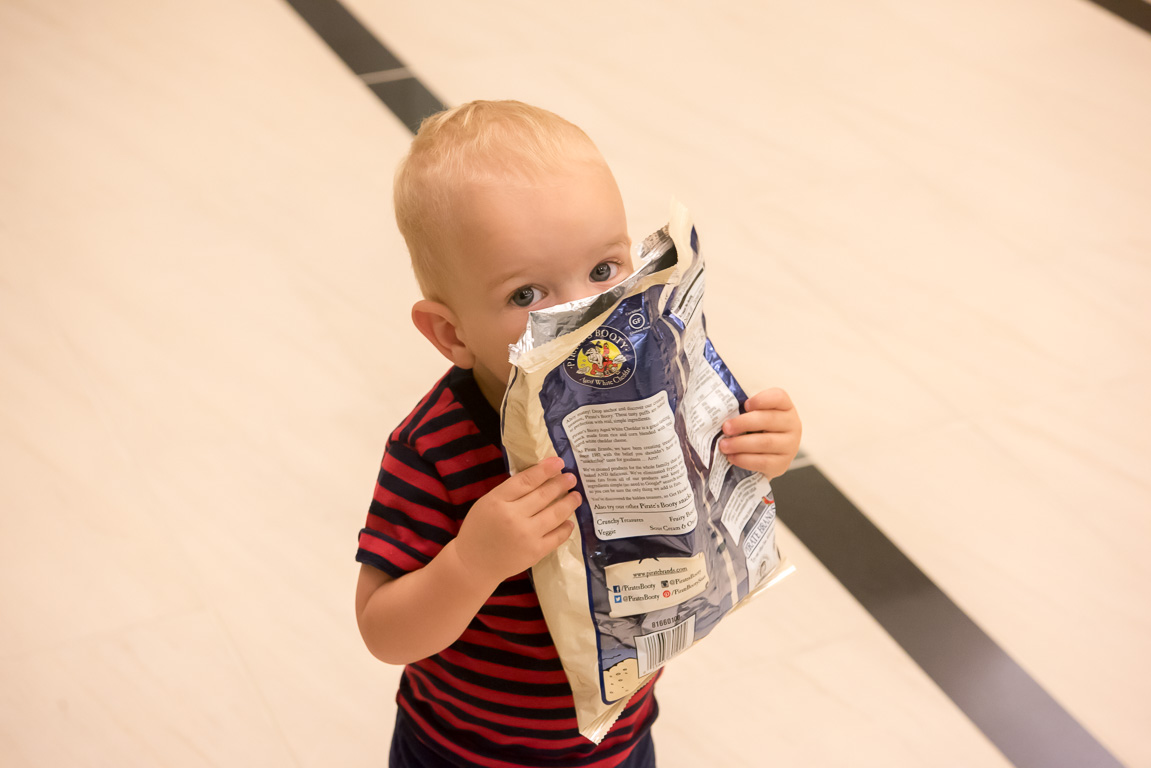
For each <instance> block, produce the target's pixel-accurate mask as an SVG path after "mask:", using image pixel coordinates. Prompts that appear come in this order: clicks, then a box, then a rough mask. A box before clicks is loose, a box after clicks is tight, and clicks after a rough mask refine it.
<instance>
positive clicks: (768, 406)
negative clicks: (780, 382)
mask: <svg viewBox="0 0 1151 768" xmlns="http://www.w3.org/2000/svg"><path fill="white" fill-rule="evenodd" d="M794 407H795V406H794V405H793V404H792V402H791V397H790V396H789V395H788V394H787V393H786V392H784V391H783V390H782V389H780V388H779V387H772V388H771V389H765V390H763V391H762V392H759V393H757V394H755V395H752V396H751V397H749V398H747V402H745V403H744V405H743V408H744V410H745V411H768V410H776V411H787V410H791V409H792V408H794Z"/></svg>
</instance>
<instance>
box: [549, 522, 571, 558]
mask: <svg viewBox="0 0 1151 768" xmlns="http://www.w3.org/2000/svg"><path fill="white" fill-rule="evenodd" d="M574 530H575V523H574V522H573V521H571V520H564V521H563V522H561V523H560V524H559V525H557V526H556V527H555V528H553V529H552V530H550V531H548V532H547V534H545V535H544V537H543V539H542V542H543V545H544V547H546V550H545V554H546V553H547V552H551V551H552V550H554V549H555V548H556V547H558V546H559V545H560V544H563V543H564V542H565V541H567V539H568V537H569V536H571V535H572V531H574Z"/></svg>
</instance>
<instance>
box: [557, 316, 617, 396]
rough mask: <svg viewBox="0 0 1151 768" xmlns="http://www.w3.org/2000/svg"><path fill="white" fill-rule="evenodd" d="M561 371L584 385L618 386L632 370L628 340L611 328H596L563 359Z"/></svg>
mask: <svg viewBox="0 0 1151 768" xmlns="http://www.w3.org/2000/svg"><path fill="white" fill-rule="evenodd" d="M564 371H566V372H567V375H568V377H569V378H571V379H572V381H575V382H578V383H579V384H583V385H584V386H585V387H594V388H597V389H611V388H612V387H618V386H619V385H620V384H623V383H624V382H625V381H627V380H628V379H630V378H631V376H632V374H633V373H635V361H634V355H633V354H632V348H631V342H629V341H628V339H627V336H625V335H624V334H622V333H620V332H619V331H617V330H615V329H614V328H597V329H595V331H593V332H592V334H591V336H589V337H588V338H587V340H585V341H584V342H583V343H582V344H580V345H579V347H577V348H576V350H575V351H574V352H572V353H571V355H570V356H569V357H568V359H567V360H566V361H565V362H564Z"/></svg>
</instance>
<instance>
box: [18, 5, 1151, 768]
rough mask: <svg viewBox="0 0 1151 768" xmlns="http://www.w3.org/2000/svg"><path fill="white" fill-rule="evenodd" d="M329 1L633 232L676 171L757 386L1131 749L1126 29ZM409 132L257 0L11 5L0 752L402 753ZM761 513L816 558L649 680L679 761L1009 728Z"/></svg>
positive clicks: (357, 756) (1022, 655)
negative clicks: (368, 608)
mask: <svg viewBox="0 0 1151 768" xmlns="http://www.w3.org/2000/svg"><path fill="white" fill-rule="evenodd" d="M349 7H351V8H352V9H353V10H354V11H355V12H356V13H357V14H358V15H359V16H360V17H361V18H362V19H363V20H364V21H365V22H366V23H367V24H368V25H369V26H370V27H371V28H372V29H373V30H374V31H375V32H376V33H377V34H378V35H379V36H380V37H381V38H382V39H383V40H384V42H385V43H386V44H388V45H389V46H390V47H391V48H392V49H393V50H394V51H395V52H396V53H397V54H398V55H399V56H400V57H401V58H402V59H404V61H405V62H406V63H407V64H408V65H409V66H410V68H411V69H413V70H414V71H415V72H416V73H417V74H418V75H419V76H420V77H421V79H423V80H424V81H425V82H426V83H427V84H428V85H429V87H431V88H432V90H433V91H434V92H435V93H436V94H437V95H439V96H440V97H441V98H443V99H444V100H445V101H447V102H451V103H455V102H459V101H464V100H468V99H472V98H498V97H514V98H520V99H524V100H527V101H532V102H535V103H539V104H540V105H542V106H545V107H549V108H551V109H554V110H556V111H557V112H560V113H561V114H564V115H565V116H567V117H569V118H570V119H572V120H574V121H575V122H577V123H579V124H580V125H582V126H583V127H584V128H585V129H586V130H587V131H588V132H589V133H590V134H591V135H592V136H593V138H595V139H596V140H597V142H598V143H599V144H600V146H601V149H602V150H603V151H604V153H605V155H606V156H607V157H608V159H609V161H610V162H611V163H612V165H613V167H614V168H615V170H616V173H617V177H618V178H619V181H620V184H621V187H622V189H623V192H624V196H625V200H626V202H627V204H628V207H629V211H630V214H631V219H632V224H633V236H637V237H639V236H643V235H644V234H646V233H647V232H649V231H650V230H652V229H654V228H656V227H658V226H659V225H661V224H662V223H663V218H664V216H665V212H666V209H667V201H668V199H669V197H671V196H672V195H676V196H678V197H680V198H681V199H683V200H684V201H685V202H686V203H687V204H688V205H689V206H690V207H691V208H692V209H693V210H694V212H695V215H696V220H697V223H698V225H699V228H700V232H701V235H702V238H703V242H704V247H705V249H706V251H707V253H708V255H709V265H710V270H711V274H710V276H709V296H710V303H709V307H708V315H709V323H710V327H711V331H712V336H713V338H714V339H715V341H716V343H717V345H718V346H719V348H720V350H721V352H722V353H723V354H724V355H725V357H726V358H727V359H728V361H729V363H730V364H731V366H732V367H733V368H734V369H735V371H736V373H737V374H738V375H739V376H740V378H741V379H742V380H743V382H744V383H745V384H746V385H747V386H748V387H749V388H758V387H761V386H766V385H769V384H778V385H782V386H785V387H787V388H788V389H789V390H790V391H791V393H792V395H793V397H794V398H795V400H796V401H797V402H798V403H799V404H800V407H801V411H802V413H803V416H804V419H805V425H806V434H805V444H806V448H807V450H808V451H809V453H810V454H811V455H812V457H813V458H814V459H815V461H816V462H817V464H818V465H819V466H820V467H821V468H822V469H823V470H824V471H825V472H827V473H828V475H829V476H830V477H831V478H832V479H833V480H834V481H835V482H836V483H837V484H838V485H839V486H840V487H841V488H842V489H843V490H844V492H845V493H847V494H848V495H849V496H850V497H851V498H852V499H853V500H854V501H855V502H856V503H857V504H858V505H859V506H860V507H861V508H862V509H863V510H864V511H865V512H866V513H867V514H868V515H869V516H870V517H871V518H872V519H873V520H874V521H875V522H876V523H877V524H878V525H879V526H880V527H881V528H882V529H883V530H884V531H885V532H886V533H887V534H888V535H889V536H890V537H891V538H892V539H893V540H894V541H895V542H896V543H897V544H898V545H899V546H900V547H901V548H903V550H904V551H905V552H906V553H907V554H908V555H909V556H910V557H911V558H912V559H913V560H914V561H915V562H916V563H917V564H918V565H919V566H920V567H922V568H923V569H924V571H925V572H926V573H927V574H928V575H929V576H930V577H931V578H933V579H934V580H935V581H936V583H938V584H939V585H940V586H941V587H942V588H943V589H944V590H945V591H946V592H947V593H948V594H949V595H950V596H951V597H953V598H954V599H955V600H956V602H957V603H959V605H960V606H961V607H962V608H963V609H964V610H966V611H967V612H968V614H969V615H970V616H971V617H972V618H973V619H974V620H975V621H976V622H978V623H979V624H980V625H981V626H982V627H983V628H984V629H985V630H986V631H987V632H988V633H989V634H990V635H991V636H992V637H993V638H994V639H995V640H996V641H998V642H999V643H1000V644H1001V645H1002V646H1003V647H1004V649H1005V650H1007V651H1008V653H1010V654H1011V655H1012V656H1013V657H1014V658H1015V659H1016V660H1017V661H1018V662H1019V663H1020V664H1021V665H1022V666H1023V667H1024V668H1025V669H1026V670H1027V671H1028V672H1029V673H1031V674H1032V675H1033V676H1034V677H1035V678H1036V679H1037V680H1038V681H1039V682H1040V683H1041V684H1042V685H1043V686H1044V687H1045V688H1046V689H1047V690H1048V691H1049V692H1050V693H1051V694H1052V695H1053V696H1055V698H1056V699H1057V700H1058V701H1059V702H1060V703H1061V704H1062V705H1063V706H1064V707H1066V708H1067V710H1068V711H1069V712H1070V713H1071V714H1072V715H1074V716H1075V717H1076V718H1078V719H1079V720H1080V722H1082V723H1083V724H1084V725H1085V726H1086V727H1087V728H1088V729H1089V730H1090V731H1091V732H1092V733H1094V734H1095V735H1096V736H1097V737H1098V738H1099V739H1100V740H1101V741H1102V743H1103V744H1104V745H1105V746H1107V747H1108V748H1109V749H1110V750H1111V751H1112V752H1113V753H1114V754H1115V755H1116V756H1117V757H1118V758H1119V759H1120V760H1122V761H1123V762H1124V763H1125V764H1126V765H1128V766H1132V767H1134V766H1151V740H1148V739H1147V738H1146V736H1145V733H1144V731H1145V725H1146V723H1147V722H1149V721H1151V704H1149V703H1148V702H1151V656H1149V654H1148V652H1147V649H1148V648H1151V586H1148V585H1151V567H1149V566H1148V565H1147V561H1146V559H1145V557H1144V556H1143V553H1144V550H1145V549H1146V548H1147V546H1148V545H1149V544H1151V470H1149V469H1148V468H1149V467H1151V439H1149V438H1148V434H1149V431H1148V428H1149V427H1151V409H1149V407H1148V404H1147V402H1148V400H1147V393H1148V392H1151V311H1149V309H1151V307H1149V300H1148V296H1149V295H1151V213H1149V212H1151V183H1149V181H1148V180H1149V179H1151V143H1148V142H1147V140H1146V137H1147V136H1148V135H1151V35H1148V34H1146V33H1145V32H1142V31H1140V30H1138V29H1136V28H1134V27H1132V26H1129V25H1127V24H1125V23H1124V22H1122V21H1120V20H1118V19H1116V18H1114V17H1112V16H1111V15H1109V14H1108V13H1106V12H1104V11H1102V10H1100V9H1099V8H1098V7H1096V6H1094V5H1092V4H1090V3H1088V2H1084V1H1082V0H1058V1H1057V2H1054V3H1053V2H1050V1H1047V2H1039V0H976V2H966V3H959V2H947V3H928V4H924V3H914V2H910V1H909V0H893V1H892V2H887V3H883V4H879V5H876V4H869V5H860V4H852V3H846V2H831V3H823V4H811V3H800V2H779V3H771V4H767V5H763V4H752V3H745V4H740V5H737V6H734V7H723V8H713V9H710V10H708V9H705V8H704V6H703V5H701V4H699V3H691V2H658V3H657V2H654V0H636V1H634V2H628V3H607V2H602V1H597V2H588V3H581V4H577V5H570V4H569V5H562V6H556V5H554V4H552V5H549V4H539V3H527V2H514V0H503V1H502V2H495V3H483V4H476V3H467V2H463V1H462V0H449V1H448V2H444V3H441V4H439V6H438V8H439V9H438V10H436V11H434V12H433V11H432V10H430V9H429V7H428V6H427V4H424V3H416V2H402V1H401V2H382V1H381V0H355V1H354V2H351V3H350V4H349ZM408 138H409V136H408V133H407V131H406V130H405V129H404V127H403V126H402V125H401V124H400V123H399V122H398V121H397V120H396V119H395V118H394V117H393V116H392V115H391V114H390V113H389V112H388V111H387V110H386V109H385V108H384V107H383V106H382V105H381V104H380V103H379V102H378V101H377V100H376V99H375V98H374V97H373V96H372V95H371V94H370V93H369V92H368V91H367V90H366V89H365V88H364V87H363V86H362V85H361V84H360V83H359V82H358V81H357V80H356V79H355V78H354V77H353V76H352V75H351V74H350V73H349V72H348V70H347V69H346V68H345V67H344V66H343V64H342V63H341V62H340V61H339V60H338V59H337V58H336V57H335V56H334V55H333V54H332V53H331V52H330V51H329V50H328V48H327V47H326V46H325V45H324V44H323V43H322V42H321V41H320V40H319V39H318V38H317V37H316V36H315V34H314V33H313V32H312V31H311V30H310V29H309V28H308V27H307V26H306V25H305V24H304V23H303V22H302V21H301V20H300V18H299V17H298V16H297V15H296V14H295V13H294V12H293V11H292V10H291V9H290V8H289V7H288V6H287V5H286V4H285V3H283V2H281V1H280V0H253V1H252V2H247V3H229V2H224V0H204V2H201V3H196V4H187V3H178V2H174V1H173V0H162V1H159V2H157V1H153V2H142V1H137V2H131V1H130V0H109V1H108V2H103V3H99V4H97V3H87V2H80V1H79V0H73V1H72V2H59V3H53V4H46V3H38V2H32V0H9V2H5V3H0V467H2V470H0V472H2V477H3V484H2V486H0V488H2V491H0V492H2V494H3V495H2V497H0V499H2V502H3V506H2V513H0V579H2V583H3V590H2V591H0V617H2V620H0V763H3V765H5V766H13V768H22V767H23V766H105V765H107V766H136V765H139V766H155V765H163V766H257V765H261V766H262V765H268V766H292V765H294V766H317V767H319V766H325V767H326V766H378V765H383V764H385V762H386V757H385V756H386V747H387V739H388V737H389V734H390V728H391V717H392V715H393V713H394V704H393V703H392V696H393V693H394V687H395V681H396V678H397V670H395V669H392V668H387V667H384V666H382V665H380V664H378V663H377V662H375V661H374V660H372V659H371V657H370V656H368V654H367V653H366V651H364V650H363V649H362V647H361V645H360V641H359V638H358V635H357V633H356V630H355V625H354V620H353V617H352V611H351V600H352V590H353V586H354V580H355V574H356V570H357V566H356V564H355V563H354V562H353V561H352V555H353V553H354V548H355V534H356V531H357V530H358V528H359V526H360V525H361V523H362V521H363V517H364V512H365V509H366V504H367V502H368V500H369V496H370V492H371V487H372V482H373V480H374V476H375V469H376V466H377V462H378V460H379V453H380V451H381V450H382V446H383V440H384V438H385V436H386V434H387V432H388V431H389V430H390V429H391V427H392V426H393V425H394V423H395V422H396V421H397V420H398V419H399V418H401V417H402V416H403V415H404V414H405V413H406V412H407V410H408V409H409V407H410V405H411V404H412V403H413V402H414V399H415V398H416V397H418V396H419V395H420V394H422V392H423V391H424V390H425V389H426V388H427V386H428V384H429V383H430V381H431V380H432V379H433V378H434V377H435V376H436V375H438V373H439V372H441V371H442V369H443V367H444V366H443V364H442V362H441V360H440V359H438V357H437V355H436V354H435V353H434V351H433V350H431V349H430V347H428V346H427V344H426V343H425V342H423V341H422V339H420V338H419V337H418V336H417V334H416V333H415V331H414V330H412V329H411V328H410V325H409V323H408V320H407V315H408V307H409V306H410V303H411V301H412V299H413V297H414V296H415V288H414V284H413V281H412V279H411V278H410V276H409V274H408V270H407V266H406V264H405V261H404V251H403V247H402V241H401V240H400V238H399V236H398V234H397V233H396V232H395V230H394V226H393V224H392V222H391V213H390V205H391V201H390V179H391V171H392V168H393V167H394V164H395V162H396V160H397V159H398V157H399V156H400V155H401V154H402V152H403V151H404V148H405V145H406V143H407V141H408ZM781 536H782V542H783V546H784V547H785V548H786V549H787V551H788V553H789V555H790V556H791V558H792V559H793V560H794V561H796V562H797V563H798V565H799V566H800V571H799V573H798V574H797V575H796V576H795V577H794V578H792V579H790V580H789V581H788V582H785V584H784V585H782V586H781V587H780V588H779V589H778V590H776V591H775V592H774V594H771V595H769V596H768V597H766V598H765V599H764V600H763V601H762V602H761V603H759V604H757V605H754V606H753V607H751V608H749V609H748V610H747V611H744V612H741V613H739V614H736V615H735V616H733V617H732V618H731V619H730V622H731V623H730V625H728V626H725V627H724V628H721V630H719V631H718V632H717V634H716V635H715V636H714V639H712V640H709V642H708V643H707V644H704V645H701V646H700V647H699V648H698V649H696V650H694V651H693V652H692V653H691V654H688V655H687V656H685V657H683V658H682V659H679V660H677V662H676V663H675V664H674V665H672V666H671V667H670V668H669V671H668V673H667V675H666V676H665V679H664V682H663V683H661V689H662V693H661V703H662V707H663V715H662V719H661V721H660V723H659V725H658V726H657V745H658V749H659V751H660V756H661V757H660V764H661V766H664V767H665V768H688V767H689V766H691V767H694V766H705V765H706V766H711V765H718V766H733V767H734V766H762V765H781V766H783V765H786V766H804V767H805V768H807V767H816V768H818V767H822V766H828V767H830V766H843V765H852V766H870V765H876V766H879V765H883V766H907V767H909V768H910V767H912V766H915V767H918V766H1005V765H1008V763H1007V761H1006V760H1005V759H1004V758H1003V757H1001V756H1000V755H999V754H998V752H996V750H995V749H994V747H993V746H992V745H991V744H990V743H989V742H988V741H987V740H986V739H985V738H984V737H983V736H982V734H980V733H979V731H978V730H976V729H975V728H974V726H972V725H971V724H970V723H969V722H968V721H967V719H966V718H965V717H964V716H963V715H962V713H961V712H959V711H958V710H957V709H956V708H955V707H954V706H953V705H952V704H951V702H950V701H949V700H948V699H947V698H946V697H945V696H944V695H943V694H942V693H941V692H940V691H939V690H938V689H937V688H936V687H935V685H934V684H933V683H932V682H931V681H930V680H929V679H928V678H927V677H926V675H924V674H923V673H922V672H921V671H920V670H919V669H918V668H917V667H915V666H914V664H912V663H911V662H910V661H909V660H908V658H907V657H906V656H905V654H904V653H903V652H902V650H900V649H899V647H898V646H897V645H896V644H895V643H894V642H893V641H892V640H891V639H890V638H889V637H888V636H887V635H886V634H885V633H884V632H883V630H882V629H881V628H880V627H879V626H878V625H877V624H876V623H875V622H874V621H873V620H872V619H871V618H870V617H869V616H868V615H867V614H866V612H864V611H863V610H862V608H860V607H859V606H858V604H856V603H855V602H854V600H852V599H851V598H850V596H848V595H847V593H846V592H845V591H844V590H843V589H842V587H840V586H839V585H838V583H836V582H835V580H834V579H832V578H831V577H830V576H829V575H828V573H827V572H826V570H824V569H823V567H822V566H821V565H820V564H819V563H818V562H817V561H816V560H815V559H814V558H812V557H811V556H810V555H809V554H808V553H807V552H806V550H805V549H804V547H803V546H802V545H801V544H800V543H799V542H797V541H795V539H794V537H792V536H790V535H789V534H788V532H787V531H784V532H782V534H781ZM705 697H706V698H707V699H708V701H709V705H708V706H707V708H706V709H705V710H701V709H700V708H699V706H698V705H699V702H700V701H701V699H703V698H705Z"/></svg>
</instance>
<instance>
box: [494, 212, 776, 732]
mask: <svg viewBox="0 0 1151 768" xmlns="http://www.w3.org/2000/svg"><path fill="white" fill-rule="evenodd" d="M636 256H637V264H638V269H637V270H636V271H635V273H634V274H632V275H631V276H629V277H628V278H627V279H626V280H624V281H623V282H621V283H619V284H618V285H616V286H614V287H613V288H611V289H610V290H608V291H606V292H604V293H601V294H599V295H598V296H592V297H589V298H587V299H582V300H580V301H577V302H571V303H569V304H563V305H560V306H555V307H550V308H548V309H545V310H542V311H538V312H532V313H530V318H529V321H528V327H527V330H526V331H525V332H524V335H523V337H522V338H521V339H520V340H519V342H518V343H516V344H515V345H513V346H512V347H511V348H510V359H511V362H512V364H513V366H514V368H513V371H512V374H511V380H510V383H509V386H508V390H507V392H506V394H505V396H504V401H503V405H502V408H501V427H502V432H503V442H504V447H505V449H506V450H507V454H508V461H509V464H510V468H511V471H512V473H513V474H514V473H515V472H518V471H521V470H523V469H526V468H528V467H530V466H532V465H534V464H536V463H538V462H540V461H542V460H543V459H545V458H547V457H548V456H557V455H558V456H560V457H562V458H563V460H564V463H565V465H566V469H567V471H570V472H573V473H574V474H575V475H576V477H577V478H578V482H577V484H576V490H578V491H579V492H580V493H581V495H582V497H583V503H582V504H581V505H580V507H579V509H578V510H577V511H576V514H575V517H576V523H577V525H576V528H575V530H574V531H573V532H572V535H571V536H570V537H569V539H568V540H567V541H566V542H564V543H563V544H561V545H560V547H559V548H558V549H557V550H556V551H555V552H553V553H552V554H550V555H548V556H547V557H545V558H544V559H543V560H542V561H541V562H540V563H539V564H538V565H536V566H535V568H533V569H532V578H533V581H534V582H535V588H536V592H537V593H538V595H539V600H540V605H541V607H542V609H543V613H544V618H545V619H546V620H547V624H548V630H549V631H550V632H551V635H552V638H553V640H554V641H555V644H556V648H557V650H558V652H559V655H560V660H561V662H562V663H563V667H564V671H565V672H566V673H567V677H568V681H569V682H570V683H571V687H572V691H573V692H574V694H575V704H576V714H577V719H578V721H579V727H580V732H581V733H582V734H583V735H584V736H586V737H587V738H588V739H590V740H592V741H594V742H596V743H598V742H599V741H601V740H602V739H603V737H604V736H605V735H606V734H607V732H608V730H609V729H610V728H611V726H612V724H613V723H614V722H615V720H616V719H617V718H618V717H619V715H620V713H621V712H623V709H624V707H625V706H626V705H627V701H628V699H629V698H630V697H631V695H632V694H633V693H635V692H636V691H637V690H639V688H640V687H642V686H643V685H645V684H646V683H647V682H648V681H650V680H651V679H652V677H653V676H654V675H655V674H656V673H657V672H658V670H659V669H660V668H661V667H662V666H663V665H664V664H666V663H667V662H668V660H669V659H671V658H672V657H674V656H676V655H678V654H679V653H681V652H683V651H685V650H687V649H688V648H689V647H691V646H692V645H693V644H694V643H696V642H698V641H699V640H701V639H702V638H704V637H705V636H706V635H707V634H708V633H709V632H710V631H711V630H712V629H713V628H714V627H715V625H716V624H717V623H718V622H719V620H720V619H722V618H723V617H724V616H725V615H727V614H728V613H729V612H731V611H732V610H733V609H734V608H736V607H738V606H740V605H742V603H743V601H745V600H747V599H748V598H749V597H751V596H752V595H754V594H756V593H757V592H759V591H761V590H762V589H764V588H766V587H767V586H770V585H772V584H774V583H776V582H778V581H779V579H781V578H783V576H785V575H787V574H788V573H790V572H791V570H792V569H791V568H790V566H788V565H787V564H786V563H785V562H781V558H780V555H779V551H778V550H777V549H776V545H775V502H774V499H773V496H772V492H771V485H770V483H769V482H768V480H767V478H765V477H764V476H763V475H761V474H759V473H755V472H749V471H747V470H744V469H740V468H739V467H735V466H732V465H731V464H729V463H728V461H727V458H726V456H724V454H722V453H721V452H720V451H719V449H718V447H717V443H718V438H719V436H720V432H721V428H722V425H723V422H724V421H725V420H726V419H728V418H730V417H732V416H734V415H736V414H738V413H739V411H740V404H741V403H742V402H743V401H744V400H746V399H747V397H746V395H745V394H744V392H743V390H742V389H741V388H740V386H739V384H737V383H736V381H735V378H734V377H733V376H732V374H731V372H730V371H729V370H728V369H727V366H726V365H724V363H723V361H722V360H721V359H720V358H719V355H718V354H717V353H716V351H715V348H714V347H713V346H712V344H711V342H710V341H709V340H708V338H707V333H706V331H705V327H704V320H703V312H702V299H703V292H704V263H703V259H702V258H701V256H700V255H699V241H698V239H697V236H696V233H695V230H694V228H693V227H692V225H691V221H690V219H689V217H688V214H687V212H686V210H684V209H683V208H682V207H680V206H677V205H675V204H673V208H672V218H671V223H670V224H669V225H668V226H667V227H665V228H664V229H662V230H660V231H659V232H656V233H655V234H653V235H651V236H650V237H648V238H647V239H646V240H645V241H644V242H643V244H642V245H641V246H640V247H639V249H638V253H637V254H636Z"/></svg>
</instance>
